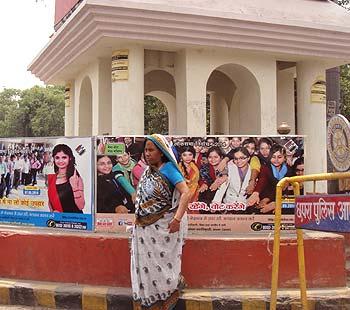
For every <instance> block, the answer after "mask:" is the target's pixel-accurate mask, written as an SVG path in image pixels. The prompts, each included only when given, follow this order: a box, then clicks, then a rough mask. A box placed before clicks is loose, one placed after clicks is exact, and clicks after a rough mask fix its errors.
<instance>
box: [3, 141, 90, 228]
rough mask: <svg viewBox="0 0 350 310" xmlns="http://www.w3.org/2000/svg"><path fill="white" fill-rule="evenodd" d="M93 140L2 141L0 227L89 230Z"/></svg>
mask: <svg viewBox="0 0 350 310" xmlns="http://www.w3.org/2000/svg"><path fill="white" fill-rule="evenodd" d="M92 146H93V145H92V138H20V139H17V138H12V139H1V140H0V176H1V179H0V224H6V225H21V226H33V227H47V228H50V229H55V230H57V229H61V230H66V229H69V230H79V231H91V230H92V229H93V223H94V221H93V206H92V205H93V199H92V195H93V188H94V184H93V176H92V173H93V166H94V157H93V152H92Z"/></svg>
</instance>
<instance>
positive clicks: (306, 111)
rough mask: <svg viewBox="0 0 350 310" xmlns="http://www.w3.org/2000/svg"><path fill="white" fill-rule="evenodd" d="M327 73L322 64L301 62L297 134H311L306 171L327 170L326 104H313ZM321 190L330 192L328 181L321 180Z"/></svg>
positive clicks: (308, 135) (298, 64)
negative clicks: (313, 92) (315, 88)
mask: <svg viewBox="0 0 350 310" xmlns="http://www.w3.org/2000/svg"><path fill="white" fill-rule="evenodd" d="M325 74H326V72H325V67H324V65H323V64H322V63H319V62H311V61H310V62H298V63H297V95H298V103H297V127H298V129H297V133H298V134H301V135H306V136H307V138H306V139H305V174H311V173H324V172H327V144H326V139H327V134H326V104H325V103H311V88H312V85H313V84H314V83H315V82H316V80H317V79H318V78H319V77H321V78H323V79H324V80H325ZM306 185H310V186H311V184H306ZM306 190H307V191H309V190H310V188H309V189H308V188H307V189H306ZM317 191H318V192H326V191H327V184H326V182H317Z"/></svg>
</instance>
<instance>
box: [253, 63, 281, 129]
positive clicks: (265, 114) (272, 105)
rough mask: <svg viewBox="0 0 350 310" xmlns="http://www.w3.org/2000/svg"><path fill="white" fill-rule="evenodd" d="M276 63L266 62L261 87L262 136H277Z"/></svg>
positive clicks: (259, 81) (260, 82)
mask: <svg viewBox="0 0 350 310" xmlns="http://www.w3.org/2000/svg"><path fill="white" fill-rule="evenodd" d="M276 72H277V68H276V61H275V60H271V61H270V62H266V64H265V66H264V68H263V71H262V72H261V73H262V76H261V78H259V80H258V83H259V86H260V134H261V135H274V134H277V125H276V124H277V82H276V75H277V74H276Z"/></svg>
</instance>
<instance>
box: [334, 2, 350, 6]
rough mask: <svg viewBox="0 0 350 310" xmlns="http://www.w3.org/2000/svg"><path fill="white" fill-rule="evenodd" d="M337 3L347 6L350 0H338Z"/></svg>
mask: <svg viewBox="0 0 350 310" xmlns="http://www.w3.org/2000/svg"><path fill="white" fill-rule="evenodd" d="M336 3H338V4H339V5H341V6H343V7H347V6H348V5H349V3H350V0H337V1H336Z"/></svg>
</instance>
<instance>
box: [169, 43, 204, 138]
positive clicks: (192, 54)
mask: <svg viewBox="0 0 350 310" xmlns="http://www.w3.org/2000/svg"><path fill="white" fill-rule="evenodd" d="M207 78H208V76H207V70H206V68H205V67H204V66H203V63H202V62H201V55H200V52H199V51H196V50H186V51H181V52H179V53H177V55H176V57H175V83H176V120H177V134H187V135H192V136H202V135H205V134H206V82H207Z"/></svg>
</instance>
